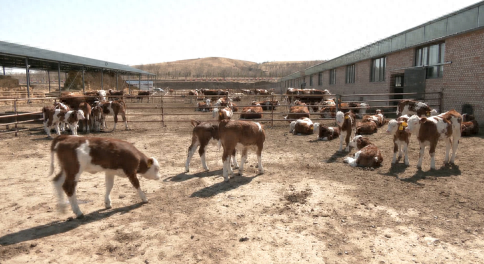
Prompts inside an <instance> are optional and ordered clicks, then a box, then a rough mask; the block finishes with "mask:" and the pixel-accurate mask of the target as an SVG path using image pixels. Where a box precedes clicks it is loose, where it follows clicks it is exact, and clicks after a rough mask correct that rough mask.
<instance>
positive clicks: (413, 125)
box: [406, 115, 420, 132]
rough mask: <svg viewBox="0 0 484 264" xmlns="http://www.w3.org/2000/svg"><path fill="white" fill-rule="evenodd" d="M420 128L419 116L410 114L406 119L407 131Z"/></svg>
mask: <svg viewBox="0 0 484 264" xmlns="http://www.w3.org/2000/svg"><path fill="white" fill-rule="evenodd" d="M419 128H420V117H418V116H417V115H413V116H411V117H410V118H409V119H408V121H407V128H406V130H407V131H410V132H412V131H417V130H418V129H419Z"/></svg>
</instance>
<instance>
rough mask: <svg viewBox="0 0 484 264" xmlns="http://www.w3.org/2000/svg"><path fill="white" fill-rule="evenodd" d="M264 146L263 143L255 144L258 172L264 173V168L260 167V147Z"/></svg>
mask: <svg viewBox="0 0 484 264" xmlns="http://www.w3.org/2000/svg"><path fill="white" fill-rule="evenodd" d="M263 147H264V145H263V143H259V144H257V162H258V164H259V173H260V174H262V173H264V168H263V167H262V148H263Z"/></svg>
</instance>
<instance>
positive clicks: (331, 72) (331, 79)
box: [329, 69, 336, 84]
mask: <svg viewBox="0 0 484 264" xmlns="http://www.w3.org/2000/svg"><path fill="white" fill-rule="evenodd" d="M329 84H336V69H332V70H329Z"/></svg>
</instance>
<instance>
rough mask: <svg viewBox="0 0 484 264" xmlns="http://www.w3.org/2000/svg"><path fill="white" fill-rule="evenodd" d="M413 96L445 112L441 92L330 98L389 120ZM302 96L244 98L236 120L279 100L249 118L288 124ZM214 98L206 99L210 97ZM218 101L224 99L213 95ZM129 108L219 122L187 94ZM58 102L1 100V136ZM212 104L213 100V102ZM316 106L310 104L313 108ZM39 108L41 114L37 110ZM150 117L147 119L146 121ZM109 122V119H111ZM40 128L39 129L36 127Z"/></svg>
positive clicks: (144, 99) (160, 118) (166, 118)
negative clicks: (265, 102) (4, 106)
mask: <svg viewBox="0 0 484 264" xmlns="http://www.w3.org/2000/svg"><path fill="white" fill-rule="evenodd" d="M400 95H406V96H414V97H412V98H411V99H416V100H422V99H424V100H422V101H425V102H428V104H429V106H430V107H432V108H437V109H439V110H440V112H441V111H442V108H441V106H442V98H443V94H442V92H435V93H406V94H392V93H384V94H350V95H344V94H341V95H340V94H333V95H330V96H331V97H333V98H334V100H335V102H336V106H335V107H336V111H338V110H341V105H342V104H344V103H362V102H365V103H367V104H369V106H370V107H369V108H365V109H366V110H367V113H373V112H375V110H376V109H384V111H383V112H384V113H385V114H386V116H387V117H392V114H395V109H396V107H397V103H398V102H399V101H400V100H401V99H393V97H394V96H400ZM300 96H301V95H291V96H290V97H294V98H290V97H288V96H286V95H285V94H272V95H244V96H243V98H242V101H241V102H236V103H237V107H238V108H239V109H238V111H237V112H234V119H239V118H240V114H241V113H242V109H243V108H244V107H251V106H254V105H252V104H251V102H252V101H263V100H270V101H276V100H277V101H278V102H279V104H278V105H277V106H276V107H275V109H274V107H270V109H269V110H266V111H264V112H263V118H259V119H250V120H254V121H257V122H259V121H262V122H267V123H266V124H270V126H271V127H273V126H274V122H286V123H287V121H292V120H295V119H284V116H286V115H287V114H289V110H290V107H291V106H292V104H290V103H289V102H291V101H293V100H288V99H295V98H298V97H300ZM311 96H313V97H321V95H304V97H311ZM113 97H118V98H119V97H120V96H109V98H113ZM209 97H211V96H205V98H209ZM213 97H214V98H212V99H215V98H219V97H221V96H213ZM361 97H363V98H365V97H366V98H371V99H366V100H362V101H360V100H351V98H361ZM123 99H124V102H125V105H126V110H127V111H126V116H127V119H128V122H129V123H152V122H158V123H160V124H161V125H162V126H163V127H164V126H167V124H168V123H181V122H187V123H189V122H190V120H191V119H194V118H197V119H199V120H200V121H213V122H216V121H217V120H216V117H214V116H213V113H212V112H211V111H210V112H201V111H196V110H197V109H198V108H199V107H198V105H197V104H198V102H202V100H200V98H199V97H198V98H197V96H195V95H188V92H180V91H177V92H174V93H173V94H171V95H170V94H164V95H127V96H124V97H123ZM55 100H59V98H56V97H47V98H30V99H27V98H18V99H4V100H0V103H2V102H3V103H7V104H8V105H11V107H12V109H11V111H5V112H4V115H0V127H3V128H4V129H1V128H0V135H1V134H11V133H15V136H17V135H18V133H19V132H21V131H25V130H28V128H20V127H19V125H20V124H34V125H35V124H41V123H42V121H43V118H42V112H41V109H42V106H43V105H52V104H53V102H54V101H55ZM212 103H214V102H213V100H212ZM20 106H25V108H26V109H25V110H24V111H20V109H19V108H20ZM313 106H319V104H316V105H308V108H309V109H311V108H312V107H313ZM363 108H364V107H345V109H352V110H354V111H357V110H359V109H363ZM35 109H38V111H35ZM309 115H310V118H311V120H334V119H333V118H323V117H322V115H321V113H320V112H318V111H310V113H309ZM143 117H147V118H143ZM108 122H109V120H108ZM37 128H39V127H37Z"/></svg>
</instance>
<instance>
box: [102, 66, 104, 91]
mask: <svg viewBox="0 0 484 264" xmlns="http://www.w3.org/2000/svg"><path fill="white" fill-rule="evenodd" d="M103 75H104V69H101V90H104V85H103V81H104V80H103Z"/></svg>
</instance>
